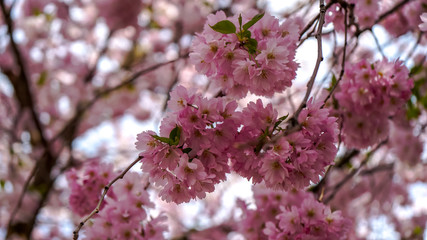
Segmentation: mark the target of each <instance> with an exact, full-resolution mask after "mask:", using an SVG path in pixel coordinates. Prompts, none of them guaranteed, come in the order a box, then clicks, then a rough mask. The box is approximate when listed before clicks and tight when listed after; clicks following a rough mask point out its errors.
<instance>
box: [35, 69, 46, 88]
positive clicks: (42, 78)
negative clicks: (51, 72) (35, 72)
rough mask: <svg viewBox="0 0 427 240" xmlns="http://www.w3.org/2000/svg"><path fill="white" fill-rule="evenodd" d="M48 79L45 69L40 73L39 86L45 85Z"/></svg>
mask: <svg viewBox="0 0 427 240" xmlns="http://www.w3.org/2000/svg"><path fill="white" fill-rule="evenodd" d="M46 80H47V71H43V72H41V73H40V76H39V79H38V80H37V85H38V86H43V85H44V84H45V83H46Z"/></svg>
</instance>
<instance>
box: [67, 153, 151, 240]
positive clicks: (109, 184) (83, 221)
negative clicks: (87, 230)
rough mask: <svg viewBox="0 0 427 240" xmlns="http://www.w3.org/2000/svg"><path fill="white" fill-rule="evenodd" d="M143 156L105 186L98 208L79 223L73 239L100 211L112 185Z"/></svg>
mask: <svg viewBox="0 0 427 240" xmlns="http://www.w3.org/2000/svg"><path fill="white" fill-rule="evenodd" d="M142 158H143V157H142V156H139V157H138V158H137V159H136V160H135V161H133V162H132V163H131V164H130V165H129V166H127V168H126V169H125V170H123V171H122V173H120V175H118V176H117V177H116V178H114V179H113V180H112V181H111V182H110V183H108V184H107V185H106V186H105V187H104V191H103V192H102V195H101V198H100V199H99V202H98V204H97V205H96V208H95V209H94V210H93V211H92V212H91V213H90V214H89V215H88V216H87V217H85V218H84V219H83V220H82V221H81V222H80V223H79V225H77V227H76V228H75V229H74V231H73V239H74V240H77V239H79V231H80V229H81V228H82V227H83V226H84V225H85V223H86V222H87V221H89V219H91V218H92V217H93V215H95V214H97V213H99V209H100V208H101V204H102V202H103V201H104V198H105V196H106V195H107V193H108V190H109V189H110V187H111V186H112V185H113V184H114V183H115V182H117V181H118V180H119V179H123V177H124V176H125V174H126V173H127V172H128V171H129V170H130V169H131V168H132V167H133V166H134V165H135V164H136V163H137V162H139V161H140V160H141V159H142Z"/></svg>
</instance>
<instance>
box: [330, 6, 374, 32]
mask: <svg viewBox="0 0 427 240" xmlns="http://www.w3.org/2000/svg"><path fill="white" fill-rule="evenodd" d="M329 2H331V1H330V0H328V1H326V3H327V4H328V3H329ZM344 2H345V1H344ZM346 2H347V4H354V10H353V13H354V15H355V17H356V21H357V23H358V25H359V27H360V28H366V27H371V26H372V25H373V24H374V23H375V20H376V19H377V17H378V15H379V9H380V1H372V0H348V1H346ZM344 11H345V10H344V8H343V6H342V5H341V3H334V4H332V6H331V7H330V8H329V9H328V11H327V12H326V15H325V21H326V23H333V24H334V28H335V30H338V31H345V25H344V17H345V12H344ZM347 11H348V12H347V16H349V15H350V10H347ZM347 22H348V20H347Z"/></svg>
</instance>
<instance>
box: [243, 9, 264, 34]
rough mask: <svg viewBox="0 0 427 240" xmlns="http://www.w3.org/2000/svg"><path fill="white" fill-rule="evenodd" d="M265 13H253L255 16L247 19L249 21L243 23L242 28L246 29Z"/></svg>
mask: <svg viewBox="0 0 427 240" xmlns="http://www.w3.org/2000/svg"><path fill="white" fill-rule="evenodd" d="M264 14H265V13H260V14H257V15H255V17H253V18H252V19H251V20H249V22H247V23H245V25H243V30H248V29H249V28H250V27H252V26H253V25H254V24H255V23H257V22H258V21H259V20H260V19H261V18H262V17H264Z"/></svg>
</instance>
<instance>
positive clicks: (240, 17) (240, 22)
mask: <svg viewBox="0 0 427 240" xmlns="http://www.w3.org/2000/svg"><path fill="white" fill-rule="evenodd" d="M239 29H240V31H242V14H239Z"/></svg>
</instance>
